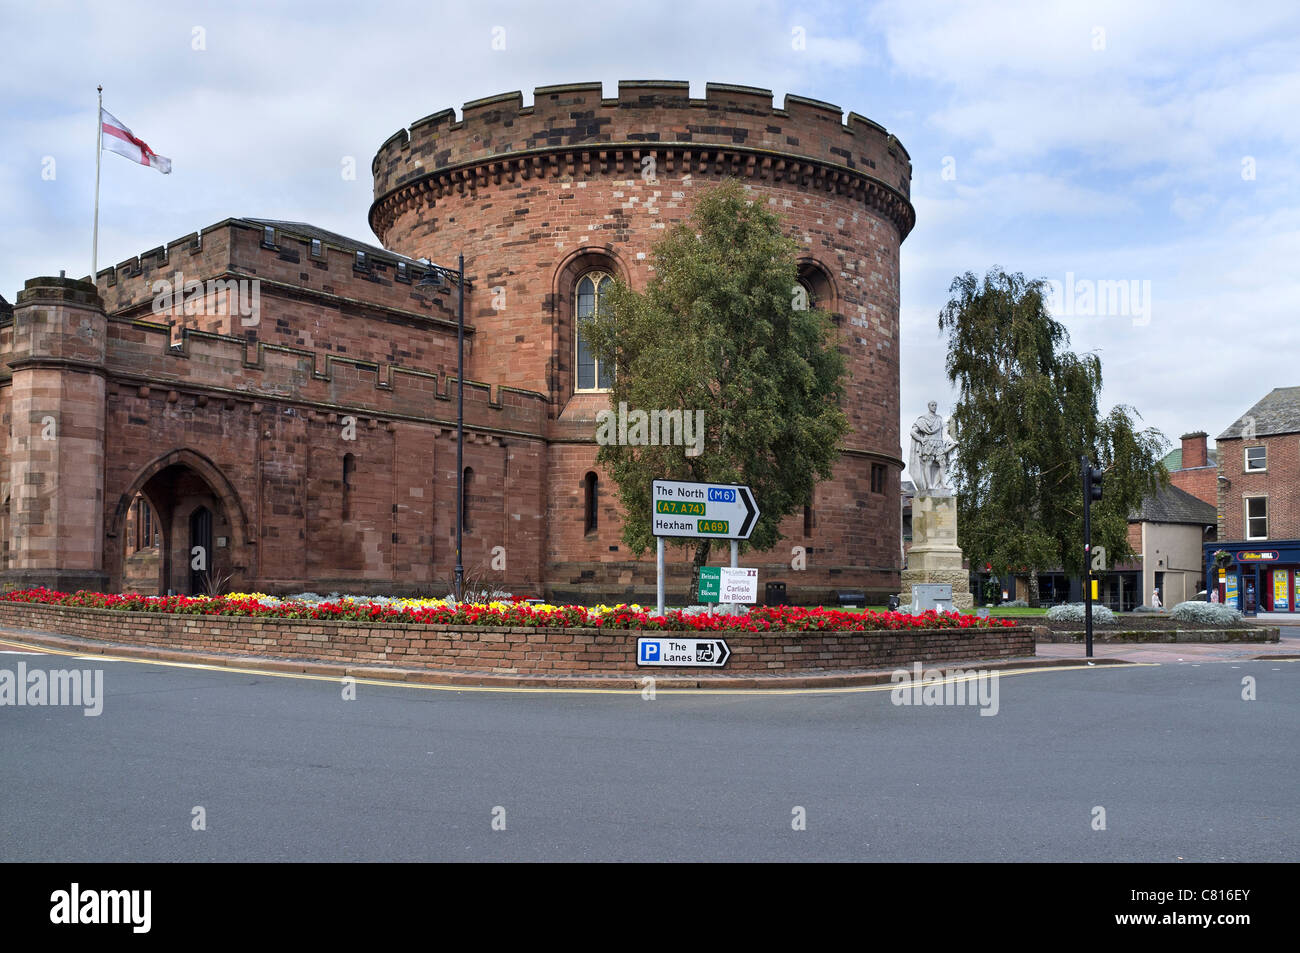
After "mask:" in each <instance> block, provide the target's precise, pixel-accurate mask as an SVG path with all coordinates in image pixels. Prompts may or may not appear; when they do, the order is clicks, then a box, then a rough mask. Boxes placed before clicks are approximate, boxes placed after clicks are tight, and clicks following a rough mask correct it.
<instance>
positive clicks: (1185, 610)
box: [1169, 602, 1242, 625]
mask: <svg viewBox="0 0 1300 953" xmlns="http://www.w3.org/2000/svg"><path fill="white" fill-rule="evenodd" d="M1169 615H1170V616H1172V617H1173V618H1175V619H1177V620H1178V621H1179V622H1198V623H1200V624H1201V625H1234V624H1236V623H1238V622H1240V621H1241V620H1242V615H1241V613H1240V612H1238V611H1237V610H1236V609H1234V608H1232V607H1231V606H1225V605H1216V604H1214V603H1212V602H1180V603H1178V605H1176V606H1174V607H1173V609H1172V610H1170V612H1169Z"/></svg>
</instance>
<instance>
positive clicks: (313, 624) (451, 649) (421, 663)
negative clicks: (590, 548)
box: [0, 604, 1034, 675]
mask: <svg viewBox="0 0 1300 953" xmlns="http://www.w3.org/2000/svg"><path fill="white" fill-rule="evenodd" d="M0 627H3V628H15V629H37V630H41V631H44V632H51V633H57V634H60V635H66V636H70V637H72V638H81V639H99V640H104V641H109V642H121V643H125V644H131V645H146V646H158V647H165V648H172V649H177V648H180V649H193V650H196V651H205V652H221V653H231V654H252V655H266V656H276V657H290V658H308V659H319V660H325V661H339V662H361V663H366V664H373V665H394V666H401V667H405V668H430V669H462V670H478V671H492V672H498V673H511V674H515V673H517V674H542V675H566V674H579V675H585V674H598V673H610V672H616V673H628V672H634V671H637V665H636V640H637V637H638V636H642V635H645V636H651V635H661V636H664V637H667V638H671V637H673V636H674V635H677V636H684V637H701V638H703V637H707V636H708V635H709V634H710V633H705V632H677V633H673V632H663V633H655V632H638V631H633V630H628V629H611V630H604V631H602V630H597V629H553V628H488V627H484V626H432V625H395V624H392V623H377V624H376V623H366V622H333V621H329V622H327V621H323V620H315V619H268V618H250V617H242V616H199V615H172V614H163V613H152V612H118V611H114V610H111V609H79V608H71V607H65V606H45V605H28V604H0ZM715 634H716V635H718V636H719V637H721V638H723V639H725V640H726V643H727V646H728V647H729V648H730V649H731V653H732V654H731V658H730V660H729V661H728V662H727V665H726V668H725V669H724V670H723V672H725V673H738V672H745V673H776V672H780V673H793V672H802V671H825V670H847V669H870V668H884V667H889V666H893V665H910V664H911V663H912V662H914V661H920V662H925V663H930V662H934V663H949V662H964V661H969V660H975V659H994V658H1017V657H1022V656H1032V655H1033V654H1034V632H1033V629H1032V628H1030V627H1027V626H1017V627H1015V628H989V629H984V628H981V629H976V628H971V629H932V630H928V631H898V632H895V631H886V632H766V633H756V632H720V633H715ZM661 671H672V670H661ZM676 671H677V672H678V673H685V672H688V671H693V670H691V669H679V670H676Z"/></svg>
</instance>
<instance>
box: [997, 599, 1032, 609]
mask: <svg viewBox="0 0 1300 953" xmlns="http://www.w3.org/2000/svg"><path fill="white" fill-rule="evenodd" d="M997 608H999V609H1028V608H1029V603H1028V602H1026V601H1025V600H1024V599H1012V600H1011V601H1010V602H1004V603H1002V604H1001V605H1000V606H997Z"/></svg>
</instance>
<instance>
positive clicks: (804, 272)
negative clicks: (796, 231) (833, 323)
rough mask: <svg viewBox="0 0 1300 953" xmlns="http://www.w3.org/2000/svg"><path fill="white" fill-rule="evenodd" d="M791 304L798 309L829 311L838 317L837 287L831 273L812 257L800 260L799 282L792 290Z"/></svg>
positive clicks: (833, 316)
mask: <svg viewBox="0 0 1300 953" xmlns="http://www.w3.org/2000/svg"><path fill="white" fill-rule="evenodd" d="M791 295H792V297H791V300H790V304H791V306H792V307H793V308H794V309H795V310H796V311H812V310H821V311H829V312H830V313H831V318H832V319H836V318H837V317H838V315H836V313H835V307H836V305H835V288H834V285H832V284H831V279H830V275H829V274H828V273H827V271H826V269H825V268H823V267H822V266H821V264H820V263H818V262H816V261H812V260H811V259H804V260H803V261H801V262H799V272H798V278H797V283H796V284H795V286H794V289H793V290H792V292H791Z"/></svg>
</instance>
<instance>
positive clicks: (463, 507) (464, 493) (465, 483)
mask: <svg viewBox="0 0 1300 953" xmlns="http://www.w3.org/2000/svg"><path fill="white" fill-rule="evenodd" d="M473 480H474V468H473V467H466V468H465V475H464V477H463V478H462V482H461V493H460V529H461V532H462V533H468V532H469V485H470V483H472V482H473Z"/></svg>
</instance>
